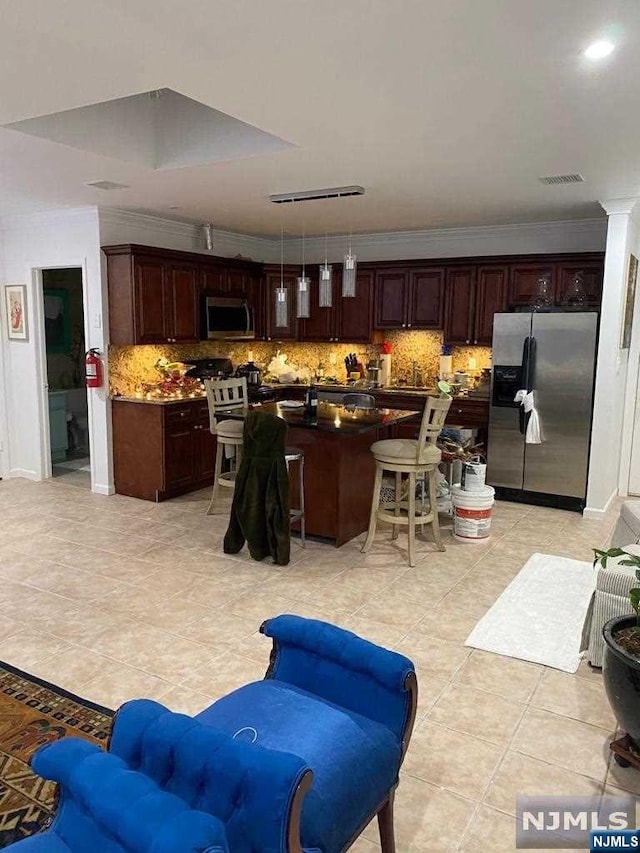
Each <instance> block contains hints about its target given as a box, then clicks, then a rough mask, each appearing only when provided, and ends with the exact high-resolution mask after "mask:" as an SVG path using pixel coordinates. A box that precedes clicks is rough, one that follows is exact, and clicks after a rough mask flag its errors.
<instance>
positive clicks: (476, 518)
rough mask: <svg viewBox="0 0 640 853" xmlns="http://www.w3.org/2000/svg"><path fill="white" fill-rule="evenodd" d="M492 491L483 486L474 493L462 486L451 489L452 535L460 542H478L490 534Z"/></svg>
mask: <svg viewBox="0 0 640 853" xmlns="http://www.w3.org/2000/svg"><path fill="white" fill-rule="evenodd" d="M493 496H494V490H493V489H492V488H491V486H483V487H482V490H481V491H480V490H479V489H478V490H477V491H474V492H467V491H465V490H464V489H463V488H462V486H452V487H451V502H452V504H453V534H454V536H455V538H456V539H459V540H460V541H461V542H480V541H482V540H483V539H488V538H489V535H490V533H491V507H492V506H493Z"/></svg>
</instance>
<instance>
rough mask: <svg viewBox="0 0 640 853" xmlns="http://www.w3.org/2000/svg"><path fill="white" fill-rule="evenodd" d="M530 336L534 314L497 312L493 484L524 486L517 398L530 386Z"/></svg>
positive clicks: (490, 462) (491, 449)
mask: <svg viewBox="0 0 640 853" xmlns="http://www.w3.org/2000/svg"><path fill="white" fill-rule="evenodd" d="M530 336H531V314H528V313H526V314H496V315H495V317H494V321H493V371H492V377H491V406H490V409H489V446H488V449H487V482H488V483H490V484H491V485H492V486H502V487H503V488H508V489H522V488H523V477H524V454H525V445H524V418H523V415H522V406H520V405H519V404H518V403H516V402H514V399H513V398H514V397H515V395H516V392H517V391H519V390H521V389H522V388H525V387H526V385H527V373H528V358H527V346H526V345H527V342H528V340H529V338H530Z"/></svg>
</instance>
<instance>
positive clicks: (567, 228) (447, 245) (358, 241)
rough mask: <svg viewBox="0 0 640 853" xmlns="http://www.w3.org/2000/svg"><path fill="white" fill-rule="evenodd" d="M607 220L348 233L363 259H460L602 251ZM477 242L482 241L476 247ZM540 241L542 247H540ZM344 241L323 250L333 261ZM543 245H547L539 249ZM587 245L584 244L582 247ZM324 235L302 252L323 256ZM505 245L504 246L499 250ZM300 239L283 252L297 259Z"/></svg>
mask: <svg viewBox="0 0 640 853" xmlns="http://www.w3.org/2000/svg"><path fill="white" fill-rule="evenodd" d="M606 233H607V220H606V218H605V217H604V216H603V217H601V218H599V219H570V220H554V221H550V222H525V223H521V224H511V225H477V226H471V227H467V228H429V229H424V230H422V231H393V232H379V233H370V234H354V235H353V237H352V238H351V242H352V246H353V250H354V252H355V253H356V254H360V255H362V256H363V257H362V259H363V260H365V259H366V260H384V259H385V257H387V256H388V255H389V254H391V255H392V256H393V258H394V259H395V258H398V259H399V258H406V259H409V258H411V257H415V258H420V257H425V258H426V257H453V256H455V257H464V256H465V255H468V256H472V255H482V254H487V255H490V254H510V253H513V254H521V253H523V254H524V253H527V252H531V253H532V254H534V253H537V252H540V251H549V252H552V251H558V252H560V251H572V250H578V249H577V246H581V247H582V248H581V250H582V251H603V250H604V247H605V241H606ZM480 244H482V245H480ZM541 244H542V247H541ZM347 245H348V237H347V236H345V235H332V236H330V237H328V238H327V252H328V254H329V255H330V257H331V258H332V259H333V260H334V261H335V259H336V258H337V257H338V256H341V255H342V254H344V252H345V250H346V248H347ZM544 246H547V247H548V248H544ZM585 246H588V247H589V248H584V247H585ZM324 247H325V238H324V237H307V238H305V254H306V255H308V256H309V258H313V259H314V260H315V259H316V258H318V257H319V256H322V257H324ZM501 247H506V248H501ZM301 251H302V238H300V237H296V238H293V239H289V240H287V243H286V246H285V255H286V257H287V258H289V259H290V258H291V255H292V254H293V255H294V257H295V260H299V259H300V254H301Z"/></svg>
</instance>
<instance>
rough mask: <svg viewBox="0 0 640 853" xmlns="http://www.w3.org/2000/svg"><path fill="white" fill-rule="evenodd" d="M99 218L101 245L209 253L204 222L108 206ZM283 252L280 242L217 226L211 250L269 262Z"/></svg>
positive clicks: (277, 258) (278, 257)
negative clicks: (237, 232) (153, 247)
mask: <svg viewBox="0 0 640 853" xmlns="http://www.w3.org/2000/svg"><path fill="white" fill-rule="evenodd" d="M99 219H100V245H101V246H118V245H120V244H121V243H138V244H140V245H142V246H161V247H162V248H163V249H176V250H178V251H182V252H201V253H202V254H205V255H206V254H209V253H208V252H207V249H206V245H205V240H204V233H203V231H202V226H201V225H193V224H191V223H188V222H178V221H177V220H175V219H163V218H162V217H159V216H148V215H145V214H141V213H131V212H130V211H126V210H111V209H108V208H101V209H100V211H99ZM279 252H280V243H279V242H277V243H276V242H274V241H273V240H265V239H263V238H261V237H251V236H250V235H245V234H232V233H231V232H229V231H219V230H217V229H214V230H213V250H212V252H211V253H210V254H213V255H220V256H221V257H223V258H234V257H236V256H237V255H242V257H244V258H250V259H251V260H253V261H257V262H265V263H269V262H275V261H276V260H279V259H280V254H279ZM276 255H277V257H276Z"/></svg>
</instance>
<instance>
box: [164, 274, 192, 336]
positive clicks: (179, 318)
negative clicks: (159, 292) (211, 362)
mask: <svg viewBox="0 0 640 853" xmlns="http://www.w3.org/2000/svg"><path fill="white" fill-rule="evenodd" d="M198 278H199V277H198V270H197V268H196V267H195V266H194V265H193V264H176V263H173V262H170V263H168V264H167V276H166V281H165V285H164V304H165V331H166V333H167V334H166V337H168V338H169V339H170V340H171V342H172V343H190V342H191V341H197V340H198V339H199V334H198V332H199V323H198V318H199V316H200V310H199V309H200V306H199V297H200V287H199V281H198Z"/></svg>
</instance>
